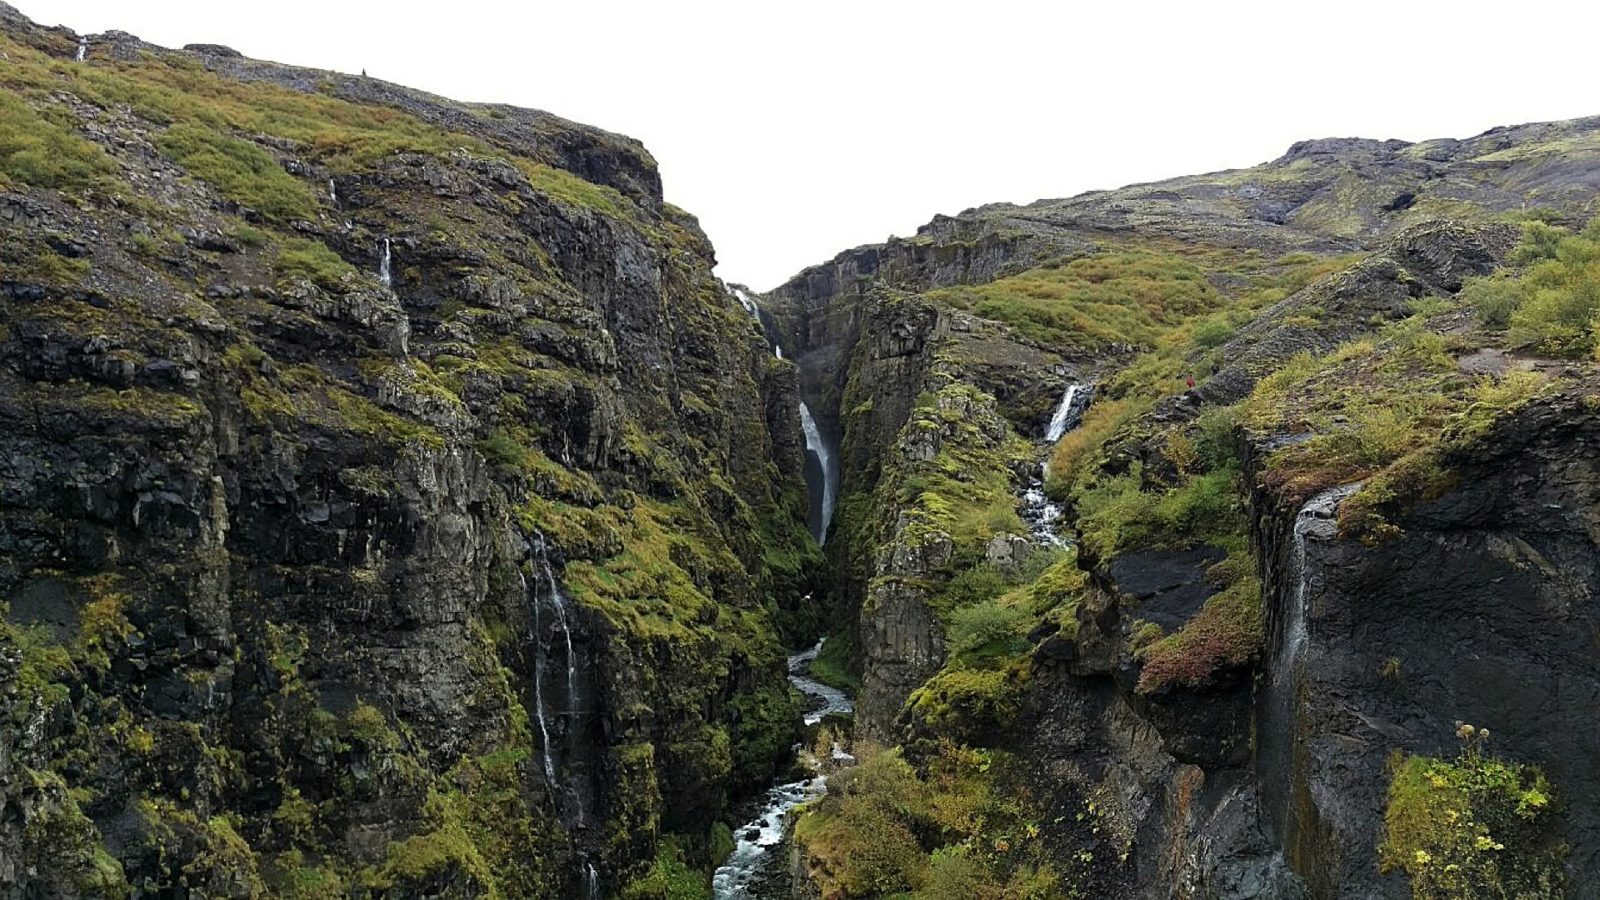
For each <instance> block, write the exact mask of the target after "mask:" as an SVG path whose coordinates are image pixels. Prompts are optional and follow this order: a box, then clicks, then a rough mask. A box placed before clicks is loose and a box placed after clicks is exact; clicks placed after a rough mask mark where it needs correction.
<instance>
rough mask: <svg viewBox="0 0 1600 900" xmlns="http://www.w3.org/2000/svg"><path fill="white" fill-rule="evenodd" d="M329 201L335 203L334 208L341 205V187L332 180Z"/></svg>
mask: <svg viewBox="0 0 1600 900" xmlns="http://www.w3.org/2000/svg"><path fill="white" fill-rule="evenodd" d="M328 199H329V200H332V201H333V205H334V206H338V205H339V186H338V185H336V184H334V183H333V179H332V178H329V179H328Z"/></svg>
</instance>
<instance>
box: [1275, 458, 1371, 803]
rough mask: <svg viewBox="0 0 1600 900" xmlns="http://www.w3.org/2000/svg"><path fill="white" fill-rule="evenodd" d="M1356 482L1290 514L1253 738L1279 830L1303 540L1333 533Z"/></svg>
mask: <svg viewBox="0 0 1600 900" xmlns="http://www.w3.org/2000/svg"><path fill="white" fill-rule="evenodd" d="M1360 487H1361V485H1360V483H1356V484H1347V485H1342V486H1340V487H1336V488H1332V489H1330V490H1326V491H1323V492H1322V493H1320V494H1318V495H1317V496H1315V497H1313V498H1311V499H1310V500H1309V501H1307V502H1306V504H1305V506H1302V507H1301V508H1300V512H1299V513H1298V514H1296V516H1295V520H1294V530H1293V545H1292V547H1291V557H1290V564H1291V566H1292V570H1291V571H1290V572H1289V573H1287V574H1288V575H1289V577H1292V578H1293V579H1294V591H1293V593H1292V595H1291V597H1290V599H1289V602H1288V603H1286V604H1285V605H1284V609H1283V610H1282V613H1281V615H1282V620H1281V624H1280V625H1278V627H1276V628H1274V629H1273V635H1274V636H1275V637H1276V641H1277V645H1276V647H1275V648H1273V649H1271V650H1270V651H1269V654H1268V660H1269V663H1270V670H1269V671H1268V675H1267V679H1266V684H1265V697H1264V702H1263V704H1262V707H1261V724H1260V725H1259V726H1258V728H1257V734H1258V742H1259V749H1258V753H1257V756H1258V764H1257V765H1258V769H1259V770H1260V771H1261V774H1262V785H1263V791H1264V793H1265V795H1266V796H1265V797H1264V802H1265V805H1266V807H1267V812H1268V815H1269V817H1272V818H1274V820H1275V821H1276V823H1277V825H1278V827H1279V828H1280V829H1281V828H1282V827H1283V825H1284V823H1285V821H1286V819H1287V817H1288V809H1287V806H1288V794H1289V791H1288V785H1289V780H1290V777H1291V776H1290V770H1291V769H1292V767H1293V764H1294V747H1295V744H1296V742H1297V741H1298V737H1297V729H1296V727H1295V703H1296V697H1297V696H1298V695H1299V694H1300V691H1301V690H1302V683H1303V681H1304V678H1305V666H1306V662H1305V654H1306V647H1307V645H1308V644H1309V642H1310V640H1309V639H1310V627H1309V624H1308V621H1309V617H1310V616H1309V613H1310V605H1311V602H1312V599H1313V597H1312V589H1313V586H1314V585H1313V582H1314V575H1313V573H1312V572H1311V571H1310V565H1309V559H1308V553H1307V542H1308V541H1310V540H1312V539H1316V540H1319V541H1324V540H1329V539H1331V538H1332V537H1334V536H1335V535H1336V534H1337V533H1338V528H1339V525H1338V522H1337V516H1338V512H1339V504H1340V503H1341V502H1343V501H1344V499H1345V498H1346V497H1349V496H1350V495H1351V494H1353V493H1355V492H1356V491H1357V490H1359V489H1360Z"/></svg>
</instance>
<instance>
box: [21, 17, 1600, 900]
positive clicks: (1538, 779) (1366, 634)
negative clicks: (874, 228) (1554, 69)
mask: <svg viewBox="0 0 1600 900" xmlns="http://www.w3.org/2000/svg"><path fill="white" fill-rule="evenodd" d="M0 54H3V57H4V58H3V65H0V425H3V427H0V896H5V897H191V896H193V897H240V898H249V897H267V896H274V897H277V896H282V897H305V898H312V897H393V898H423V897H506V898H509V897H612V896H616V897H627V898H674V900H680V898H688V897H718V898H734V897H764V898H778V897H795V898H810V897H816V898H843V897H869V896H915V897H928V898H937V897H956V896H959V897H968V898H970V897H983V898H987V897H995V898H999V897H1039V898H1046V897H1081V898H1101V897H1104V898H1157V897H1160V898H1170V897H1180V898H1194V900H1200V898H1206V900H1244V898H1252V897H1264V898H1374V897H1385V898H1386V897H1393V898H1405V897H1417V898H1433V897H1518V898H1524V897H1580V898H1582V897H1593V896H1597V894H1596V890H1597V889H1596V888H1595V887H1594V885H1595V884H1596V883H1600V812H1597V810H1600V807H1597V805H1596V803H1595V802H1594V801H1595V798H1596V797H1597V796H1600V793H1597V792H1600V753H1597V752H1596V748H1597V742H1596V738H1595V732H1594V728H1593V725H1592V722H1591V718H1592V716H1591V711H1592V709H1593V708H1594V703H1595V699H1596V698H1597V697H1600V665H1597V659H1600V655H1597V652H1596V644H1595V640H1596V635H1597V634H1600V609H1597V607H1596V600H1595V597H1596V591H1597V589H1600V553H1597V552H1596V550H1597V548H1596V542H1597V541H1600V476H1597V474H1596V472H1595V464H1594V462H1593V459H1592V457H1593V448H1594V446H1595V445H1596V442H1597V441H1600V419H1597V410H1600V399H1597V398H1600V378H1597V377H1596V369H1595V362H1594V360H1595V359H1596V358H1597V357H1596V343H1597V339H1600V335H1597V334H1596V333H1595V331H1594V329H1595V327H1596V326H1595V325H1594V322H1595V321H1597V319H1596V318H1595V314H1596V313H1597V312H1600V290H1596V289H1595V288H1594V285H1596V284H1600V225H1597V224H1593V223H1591V217H1592V216H1593V213H1594V211H1595V203H1596V198H1597V196H1600V118H1595V119H1580V120H1572V121H1566V122H1553V123H1542V124H1531V125H1522V126H1515V127H1507V128H1497V129H1494V130H1491V131H1489V132H1486V133H1484V134H1482V135H1479V136H1476V137H1473V138H1468V139H1464V140H1455V139H1441V140H1433V141H1426V142H1422V143H1406V142H1401V141H1376V140H1362V139H1328V140H1313V141H1305V142H1302V143H1299V144H1296V145H1294V146H1293V147H1291V148H1290V149H1289V150H1288V152H1287V153H1285V154H1284V155H1283V156H1282V157H1280V158H1278V159H1275V160H1273V161H1271V162H1268V163H1265V164H1262V165H1260V166H1256V167H1254V168H1250V169H1240V170H1233V171H1227V172H1218V173H1211V174H1206V175H1196V176H1190V177H1184V178H1178V179H1172V180H1168V181H1164V182H1160V183H1154V184H1145V185H1134V186H1129V187H1125V188H1121V189H1117V190H1108V191H1097V192H1093V193H1089V194H1085V195H1081V196H1077V197H1072V198H1067V199H1059V200H1042V201H1039V202H1037V203H1033V204H1029V205H1025V206H1018V205H1011V204H993V205H989V206H983V207H979V208H976V209H972V210H967V211H965V212H962V213H960V214H959V215H955V216H939V217H937V218H935V219H934V220H933V221H931V222H929V223H928V224H927V225H926V226H924V227H922V228H921V229H919V230H918V232H917V233H916V234H915V235H913V236H910V237H906V238H892V239H889V240H888V241H886V242H884V243H881V244H875V245H868V246H862V247H857V248H854V249H850V250H846V251H844V252H842V253H840V254H839V255H838V256H836V257H835V258H833V259H831V260H828V261H826V262H822V263H820V264H818V265H816V266H813V267H811V268H808V269H806V270H804V271H802V272H800V273H798V274H796V275H795V276H794V277H793V278H792V279H790V280H789V281H787V282H786V283H784V284H783V285H780V286H778V287H776V288H774V289H772V290H770V291H765V292H758V291H754V290H751V289H750V288H748V287H746V286H743V285H738V284H726V283H724V282H722V281H721V280H719V279H718V278H717V277H716V276H715V274H714V268H715V266H716V257H715V252H714V248H713V247H712V245H711V242H710V241H709V240H708V239H707V237H706V236H705V234H704V233H703V232H702V231H701V230H700V227H699V225H698V223H697V222H696V220H695V219H694V217H693V216H692V215H691V214H690V213H688V212H686V211H684V210H681V209H679V208H677V207H675V206H673V205H672V204H671V203H669V202H667V201H666V200H665V199H664V197H663V193H662V184H661V176H660V173H659V172H658V170H657V167H656V164H655V161H654V160H653V159H652V157H651V156H650V154H649V153H648V151H647V150H646V149H645V148H644V147H643V146H642V145H640V144H639V143H638V142H637V141H634V140H632V139H630V138H627V137H623V136H620V135H616V134H612V133H609V132H606V131H603V130H600V129H598V128H595V127H592V126H589V125H583V124H579V123H575V122H570V121H567V120H564V119H561V118H559V117H556V116H553V115H550V114H548V113H543V112H538V111H534V110H527V109H518V108H512V107H506V106H497V105H485V104H469V103H460V102H456V101H452V100H447V99H444V98H440V97H436V96H432V95H429V94H425V93H422V92H419V91H415V90H411V89H408V88H404V87H401V86H398V85H394V84H389V83H386V82H383V81H379V80H376V79H370V78H367V77H365V76H351V75H343V74H339V73H333V72H323V71H312V70H306V69H299V68H294V67H289V66H284V65H279V64H276V63H271V62H265V61H258V60H253V59H248V58H246V57H243V56H241V55H239V54H238V53H236V52H234V51H232V50H230V49H228V48H226V47H222V46H218V45H192V46H189V47H186V48H183V49H180V50H174V49H167V48H162V47H158V46H155V45H152V44H149V43H146V42H144V41H141V40H140V39H138V38H137V37H134V36H133V35H130V34H126V33H123V32H110V33H107V34H100V35H78V34H76V33H73V32H71V31H69V30H67V29H64V28H59V27H44V26H41V25H39V24H36V23H33V22H31V21H29V20H27V19H26V18H24V17H23V16H22V15H20V14H19V13H17V12H16V11H15V10H13V9H12V8H10V7H9V6H5V5H4V4H3V3H0ZM843 212H844V211H841V213H842V214H843Z"/></svg>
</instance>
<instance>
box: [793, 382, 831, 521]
mask: <svg viewBox="0 0 1600 900" xmlns="http://www.w3.org/2000/svg"><path fill="white" fill-rule="evenodd" d="M800 428H801V430H802V431H804V432H805V434H806V450H807V451H808V452H810V453H815V454H816V455H817V462H818V463H820V464H821V465H822V510H821V514H820V515H819V516H818V520H817V534H816V538H817V543H818V544H826V543H828V523H830V522H832V521H833V503H834V495H835V493H837V491H838V489H839V463H838V461H837V460H835V459H834V458H833V452H832V451H830V450H829V449H828V445H827V443H826V442H825V441H823V440H822V431H821V430H820V429H818V428H817V420H816V419H814V418H812V417H811V407H809V406H806V405H805V404H804V403H801V404H800Z"/></svg>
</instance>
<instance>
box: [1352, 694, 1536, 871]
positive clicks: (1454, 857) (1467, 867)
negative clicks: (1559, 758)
mask: <svg viewBox="0 0 1600 900" xmlns="http://www.w3.org/2000/svg"><path fill="white" fill-rule="evenodd" d="M1462 728H1463V729H1464V730H1465V729H1472V726H1470V725H1466V726H1462ZM1481 733H1482V734H1483V735H1485V736H1487V734H1488V733H1487V732H1486V731H1485V732H1481ZM1477 734H1478V732H1477V731H1476V729H1473V730H1472V731H1471V732H1467V735H1468V736H1467V737H1465V738H1463V740H1464V742H1466V743H1467V744H1468V749H1467V750H1466V752H1464V753H1463V754H1462V756H1461V757H1460V758H1458V759H1456V760H1455V761H1453V762H1452V761H1446V760H1443V759H1436V758H1431V757H1425V756H1401V755H1399V754H1396V756H1395V758H1394V759H1393V760H1392V775H1393V781H1392V782H1391V783H1390V785H1389V793H1388V801H1387V804H1386V806H1385V809H1384V834H1383V842H1382V844H1381V845H1380V846H1379V850H1378V852H1379V861H1380V864H1381V866H1382V868H1383V870H1384V871H1385V872H1389V871H1395V870H1400V871H1404V872H1405V873H1406V874H1408V875H1410V876H1411V895H1412V896H1413V897H1415V898H1417V900H1445V898H1455V897H1508V898H1509V897H1564V896H1567V893H1566V884H1565V876H1564V872H1563V860H1564V858H1565V856H1566V853H1567V848H1566V847H1565V846H1564V845H1563V844H1562V843H1561V841H1560V839H1559V833H1560V830H1561V818H1560V816H1559V815H1558V814H1557V806H1556V803H1555V797H1554V794H1553V792H1552V790H1551V788H1550V785H1549V783H1548V782H1546V781H1545V778H1544V775H1543V774H1542V773H1541V772H1540V771H1539V770H1538V769H1537V768H1534V767H1533V766H1526V765H1519V764H1516V763H1510V762H1506V761H1503V760H1499V759H1495V758H1493V757H1489V756H1485V755H1483V754H1482V753H1481V752H1479V750H1478V749H1477V744H1476V743H1475V742H1474V741H1473V738H1475V737H1476V735H1477Z"/></svg>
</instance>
